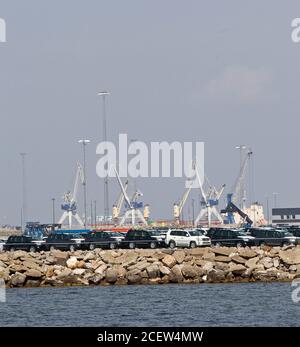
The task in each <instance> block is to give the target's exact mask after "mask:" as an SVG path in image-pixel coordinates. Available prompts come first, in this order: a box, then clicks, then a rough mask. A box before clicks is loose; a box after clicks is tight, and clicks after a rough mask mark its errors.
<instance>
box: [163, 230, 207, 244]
mask: <svg viewBox="0 0 300 347" xmlns="http://www.w3.org/2000/svg"><path fill="white" fill-rule="evenodd" d="M165 243H166V245H167V246H169V247H170V248H175V247H191V248H195V247H198V246H210V245H211V241H210V238H209V237H207V236H204V235H203V233H202V232H201V230H197V229H192V230H179V229H169V231H168V232H167V234H166V238H165Z"/></svg>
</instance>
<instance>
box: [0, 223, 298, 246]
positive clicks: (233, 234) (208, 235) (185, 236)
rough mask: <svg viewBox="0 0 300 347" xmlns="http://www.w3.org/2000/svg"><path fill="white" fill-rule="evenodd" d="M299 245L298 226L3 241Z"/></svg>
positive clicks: (9, 243)
mask: <svg viewBox="0 0 300 347" xmlns="http://www.w3.org/2000/svg"><path fill="white" fill-rule="evenodd" d="M298 243H299V244H300V228H286V229H278V228H248V229H229V228H210V229H208V230H205V229H168V230H159V229H155V230H154V229H150V230H135V229H131V230H129V231H128V232H127V233H126V234H124V233H120V232H114V231H97V230H95V231H91V232H88V233H84V234H80V233H68V232H66V231H65V232H64V231H60V232H55V233H52V234H50V235H48V236H47V237H43V238H39V239H35V238H33V237H31V236H28V235H27V236H26V235H23V236H10V237H9V238H8V240H7V241H6V242H5V243H4V244H3V249H4V250H7V251H14V250H19V249H22V250H27V251H30V252H35V251H37V250H46V251H49V250H54V249H60V250H70V251H75V250H76V249H89V250H93V249H95V248H108V249H115V248H130V249H134V248H152V249H154V248H158V247H170V248H175V247H190V248H195V247H203V246H236V247H244V246H263V245H271V246H285V245H291V244H298Z"/></svg>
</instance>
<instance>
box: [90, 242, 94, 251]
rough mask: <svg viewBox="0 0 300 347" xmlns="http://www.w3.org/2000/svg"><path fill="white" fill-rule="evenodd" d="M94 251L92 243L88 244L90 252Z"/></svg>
mask: <svg viewBox="0 0 300 347" xmlns="http://www.w3.org/2000/svg"><path fill="white" fill-rule="evenodd" d="M94 249H95V245H94V244H92V243H90V245H89V250H90V251H93V250H94Z"/></svg>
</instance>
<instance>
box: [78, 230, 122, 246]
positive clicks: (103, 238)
mask: <svg viewBox="0 0 300 347" xmlns="http://www.w3.org/2000/svg"><path fill="white" fill-rule="evenodd" d="M82 236H83V238H84V242H83V245H82V246H83V248H86V249H90V250H93V249H95V248H97V247H100V248H110V249H115V248H116V247H117V246H118V241H117V240H116V239H115V238H113V237H112V236H111V234H110V233H108V232H105V231H94V232H90V233H87V234H84V235H82Z"/></svg>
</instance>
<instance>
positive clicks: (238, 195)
mask: <svg viewBox="0 0 300 347" xmlns="http://www.w3.org/2000/svg"><path fill="white" fill-rule="evenodd" d="M252 154H253V152H252V151H251V149H249V150H248V152H247V153H246V156H245V158H244V160H243V162H242V165H241V168H240V171H239V174H238V176H237V178H236V180H235V183H234V185H233V188H232V190H231V193H229V194H227V206H228V207H229V206H230V205H231V203H233V205H235V206H237V205H238V201H239V200H240V201H242V206H239V207H238V208H239V209H240V210H243V209H244V204H245V192H244V191H243V188H242V187H243V182H244V179H245V175H246V169H247V166H248V164H249V161H250V159H251V156H252ZM234 223H235V220H234V216H233V212H230V208H228V213H227V224H234Z"/></svg>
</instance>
